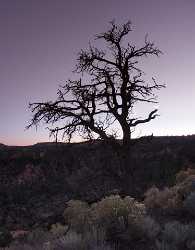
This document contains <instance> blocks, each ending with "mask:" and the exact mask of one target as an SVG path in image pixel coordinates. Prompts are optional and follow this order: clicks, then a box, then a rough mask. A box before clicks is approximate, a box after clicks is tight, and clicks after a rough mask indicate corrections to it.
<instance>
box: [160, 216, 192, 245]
mask: <svg viewBox="0 0 195 250" xmlns="http://www.w3.org/2000/svg"><path fill="white" fill-rule="evenodd" d="M161 239H162V240H161V241H158V243H157V245H158V246H161V248H157V249H163V248H162V246H163V245H166V246H167V249H171V247H172V249H177V250H180V249H181V250H183V249H192V246H193V244H194V239H195V224H182V223H180V222H178V221H174V222H168V223H166V224H165V226H164V230H163V231H162V235H161ZM168 247H169V248H168ZM189 247H190V248H189ZM165 249H166V248H165Z"/></svg>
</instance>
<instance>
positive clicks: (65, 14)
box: [0, 0, 195, 145]
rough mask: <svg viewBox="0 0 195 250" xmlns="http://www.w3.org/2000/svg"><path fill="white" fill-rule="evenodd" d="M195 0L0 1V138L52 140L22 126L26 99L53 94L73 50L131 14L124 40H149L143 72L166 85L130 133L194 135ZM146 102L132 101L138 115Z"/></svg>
mask: <svg viewBox="0 0 195 250" xmlns="http://www.w3.org/2000/svg"><path fill="white" fill-rule="evenodd" d="M194 13H195V1H194V0H172V1H170V0H164V1H162V0H147V1H144V0H134V1H133V0H120V1H117V0H109V1H104V0H99V1H95V0H82V1H76V0H71V1H66V0H55V1H52V0H15V1H13V0H3V1H1V4H0V117H1V122H0V143H4V144H7V145H30V144H34V143H37V142H44V141H52V140H53V138H50V139H49V136H48V135H49V134H48V131H47V130H46V129H45V127H44V126H40V127H39V128H38V130H37V131H36V129H35V128H34V129H30V130H25V127H26V125H27V124H28V121H29V120H30V118H31V113H30V110H29V109H28V103H29V102H34V101H47V100H54V99H55V97H56V92H57V88H58V86H59V85H60V84H62V83H65V81H66V80H67V79H68V78H73V79H74V78H78V76H77V75H74V74H72V70H73V69H74V66H75V63H76V58H77V53H78V52H79V51H80V50H81V49H82V48H87V47H88V44H89V41H91V42H93V38H94V35H96V34H98V33H101V32H103V31H106V30H107V29H108V27H109V21H111V20H113V19H115V20H116V22H117V23H124V22H126V21H127V20H131V22H132V24H133V31H132V32H130V34H129V37H128V39H129V41H130V42H131V41H134V42H135V43H138V44H143V42H144V37H145V35H146V34H148V37H149V40H151V41H154V43H155V45H156V46H157V47H158V48H160V49H161V50H162V51H163V55H162V56H160V57H158V58H155V57H152V58H150V59H148V60H147V59H146V60H144V62H143V70H144V71H145V73H146V74H147V76H148V77H150V78H151V77H155V78H156V79H157V80H158V82H159V83H165V84H166V86H167V87H166V88H165V89H162V90H160V91H159V93H158V96H159V98H158V101H159V103H158V105H157V106H158V109H159V114H160V116H159V117H157V118H156V119H155V120H153V121H151V122H150V123H148V124H147V125H144V126H142V127H141V126H140V127H139V128H138V129H137V132H136V133H135V136H139V135H140V136H144V135H150V134H152V133H153V134H154V135H155V136H158V135H190V134H195V113H194V109H195V74H194V69H195V49H194V45H195V29H194V27H195V15H194ZM152 108H153V106H149V109H148V108H145V107H143V106H139V107H138V109H137V111H138V113H143V114H144V113H145V112H146V111H148V110H150V109H152Z"/></svg>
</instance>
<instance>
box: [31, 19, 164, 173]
mask: <svg viewBox="0 0 195 250" xmlns="http://www.w3.org/2000/svg"><path fill="white" fill-rule="evenodd" d="M131 30H132V29H131V23H130V22H127V23H125V24H123V25H121V26H120V25H116V24H115V22H111V27H110V29H109V30H108V31H106V32H104V33H101V34H99V35H97V36H96V39H98V40H103V41H104V42H105V43H106V45H107V46H106V49H105V50H103V49H99V48H98V47H94V46H92V45H91V44H90V45H89V48H88V50H81V52H80V53H79V55H78V58H77V64H76V69H75V72H76V73H80V74H81V78H80V79H79V80H68V81H67V82H66V84H65V85H64V86H61V87H60V89H59V90H58V93H57V95H58V97H57V99H56V100H55V101H49V102H36V103H31V104H30V109H31V111H32V113H33V117H32V120H31V122H30V124H29V126H28V127H31V126H33V125H38V124H39V123H40V122H41V121H43V122H44V123H46V124H50V125H52V126H51V127H50V128H49V130H50V132H51V134H54V135H55V136H56V137H57V135H58V133H59V132H62V134H63V137H64V139H68V141H70V140H71V139H72V138H73V137H74V134H76V133H79V134H80V135H82V136H83V137H84V138H87V139H92V138H99V139H102V140H103V141H106V142H108V143H111V144H112V145H115V146H116V145H117V146H119V147H120V149H121V150H122V151H120V152H123V153H121V155H123V157H122V158H124V157H125V156H124V155H126V152H127V151H129V149H130V147H131V145H132V142H133V140H132V132H133V131H134V129H135V127H137V126H138V125H140V124H144V123H148V122H150V121H151V120H153V119H155V118H156V116H157V109H154V110H152V111H151V112H150V113H149V114H147V116H146V117H145V118H137V117H135V116H134V107H135V106H136V104H138V103H157V96H156V95H155V93H154V92H155V91H156V90H159V89H161V88H162V87H164V85H162V84H158V83H157V82H156V80H155V79H154V78H151V82H148V81H146V80H145V79H144V72H143V71H142V70H141V69H140V68H139V62H140V59H142V58H143V57H148V56H150V55H151V56H152V55H155V56H159V55H160V54H161V51H160V50H159V49H158V48H156V47H155V46H154V43H153V42H150V41H149V40H148V39H147V37H146V38H145V42H144V45H143V46H142V47H138V46H136V45H133V44H131V43H127V42H126V40H127V39H125V38H128V34H129V32H131ZM117 136H118V137H120V136H121V140H120V143H118V142H119V141H118V140H116V138H117ZM127 160H128V159H125V160H123V162H124V164H122V165H123V167H122V168H124V172H125V173H126V172H127V169H128V167H127V165H128V164H127ZM129 169H130V168H129Z"/></svg>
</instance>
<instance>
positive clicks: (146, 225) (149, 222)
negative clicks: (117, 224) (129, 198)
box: [137, 216, 161, 240]
mask: <svg viewBox="0 0 195 250" xmlns="http://www.w3.org/2000/svg"><path fill="white" fill-rule="evenodd" d="M137 225H138V227H139V228H140V229H141V230H142V232H143V234H144V236H145V237H147V238H148V239H149V240H154V239H156V238H157V237H158V235H159V233H160V231H161V227H160V225H159V224H158V223H157V222H156V221H155V220H154V219H153V218H152V217H150V216H144V217H142V218H140V219H139V220H137Z"/></svg>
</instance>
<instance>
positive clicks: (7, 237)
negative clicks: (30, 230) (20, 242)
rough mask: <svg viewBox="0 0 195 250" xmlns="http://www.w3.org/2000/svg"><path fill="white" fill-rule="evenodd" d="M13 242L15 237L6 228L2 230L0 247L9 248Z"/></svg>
mask: <svg viewBox="0 0 195 250" xmlns="http://www.w3.org/2000/svg"><path fill="white" fill-rule="evenodd" d="M12 240H13V237H12V235H11V233H10V232H9V231H8V230H7V229H5V228H1V229H0V247H6V246H9V245H10V243H11V242H12Z"/></svg>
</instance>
